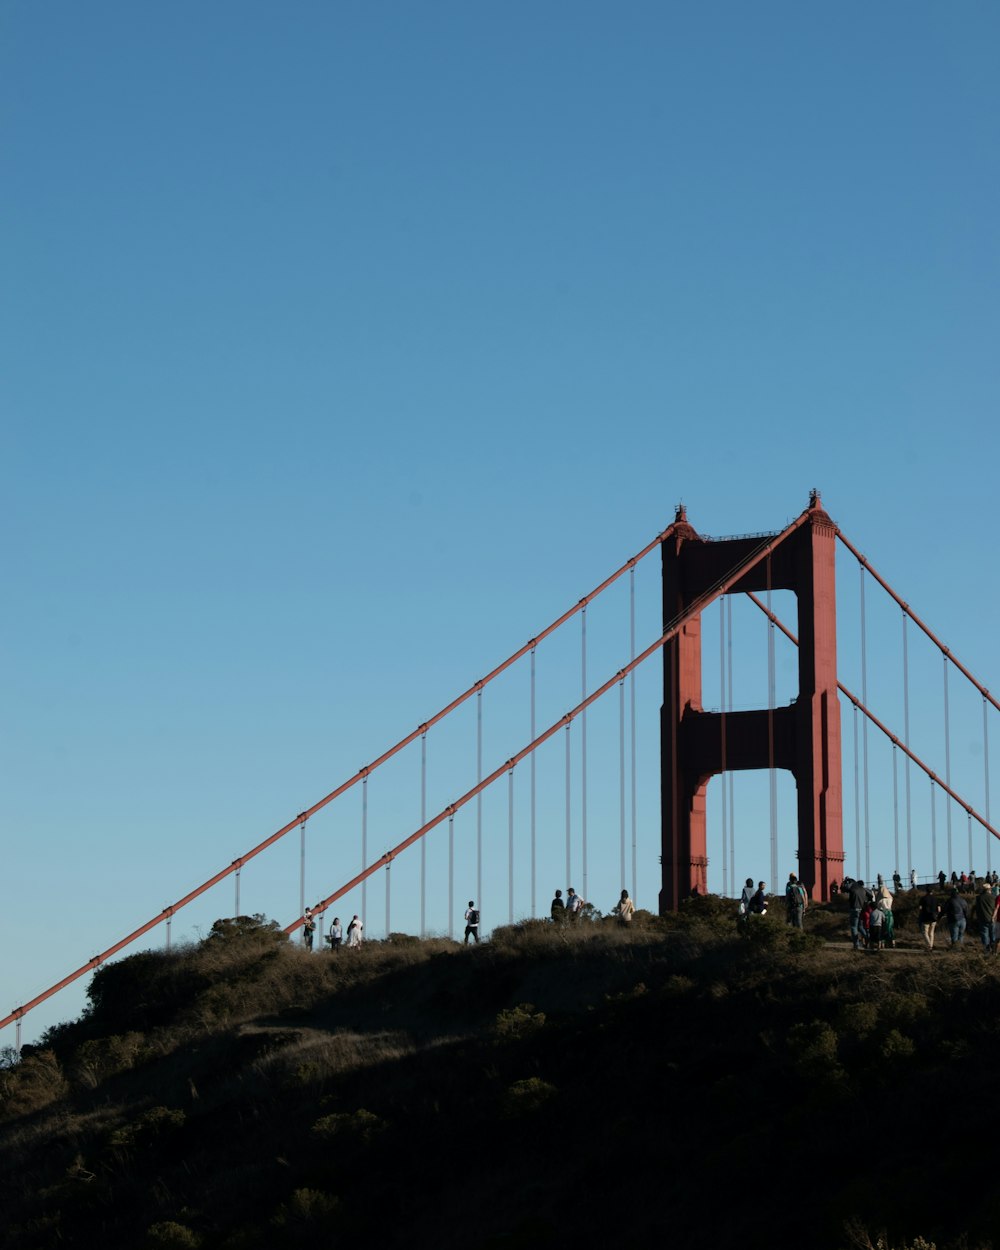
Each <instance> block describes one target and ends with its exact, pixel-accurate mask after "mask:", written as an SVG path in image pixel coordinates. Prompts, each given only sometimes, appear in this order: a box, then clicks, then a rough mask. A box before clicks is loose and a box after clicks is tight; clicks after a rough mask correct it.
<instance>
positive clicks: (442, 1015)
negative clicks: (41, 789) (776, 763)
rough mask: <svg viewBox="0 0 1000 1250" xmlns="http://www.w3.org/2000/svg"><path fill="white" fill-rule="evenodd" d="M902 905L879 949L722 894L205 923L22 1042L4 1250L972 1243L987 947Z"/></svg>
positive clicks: (2, 1169) (996, 965) (975, 1237)
mask: <svg viewBox="0 0 1000 1250" xmlns="http://www.w3.org/2000/svg"><path fill="white" fill-rule="evenodd" d="M909 911H910V900H909V899H908V898H902V899H900V900H899V902H898V903H897V912H898V914H899V933H898V940H899V948H898V949H896V950H893V951H885V952H882V953H880V954H878V955H867V954H859V953H855V952H854V951H853V950H851V948H850V946H849V944H848V943H847V942H846V941H844V940H843V939H844V935H845V931H846V926H845V918H844V915H843V913H840V912H838V911H837V909H836V908H835V907H833V906H828V907H822V908H812V909H810V912H809V913H808V925H809V926H810V930H811V931H807V932H806V933H805V934H798V933H795V932H793V931H791V930H788V929H787V928H786V926H785V925H784V923H783V916H782V915H781V914H780V909H775V911H773V912H772V914H771V915H769V916H768V917H766V918H764V919H762V920H761V921H760V923H759V924H758V925H757V926H756V927H755V929H754V931H753V933H752V934H751V937H750V939H749V940H745V939H740V938H739V937H737V935H736V934H735V929H734V924H733V904H732V903H731V902H726V901H723V900H719V899H716V898H711V897H710V898H704V899H697V900H692V902H691V903H690V904H688V905H686V906H685V907H684V908H683V909H682V911H681V912H680V913H679V914H678V915H676V916H673V917H667V918H656V917H653V916H650V915H648V914H647V913H641V912H640V913H639V914H638V916H637V921H636V924H635V926H634V928H633V929H632V930H631V931H623V930H621V929H618V928H617V927H615V926H614V925H613V923H612V922H610V921H607V920H605V921H598V922H595V923H586V924H581V925H579V926H578V927H575V928H570V927H562V926H559V927H557V926H553V925H550V924H547V923H544V922H537V921H529V922H525V923H522V924H520V925H515V926H512V927H510V928H503V929H499V930H497V931H495V932H494V934H493V936H492V939H491V940H490V941H489V942H484V943H483V944H482V945H481V946H480V947H478V948H469V949H466V948H463V947H461V946H459V945H458V944H456V943H453V942H450V941H448V940H446V939H432V940H426V941H421V940H418V939H416V938H412V937H407V936H405V935H399V934H396V935H393V936H392V937H391V938H390V939H389V940H388V941H385V942H373V943H368V944H367V945H366V946H365V947H364V948H363V949H362V950H360V951H347V950H341V951H340V952H338V953H337V954H336V955H331V954H330V953H328V952H327V953H323V954H320V953H315V954H309V953H307V952H305V951H304V950H302V949H301V948H300V947H299V946H296V945H292V944H290V943H288V942H287V941H286V940H285V938H284V935H283V934H282V933H280V932H279V931H278V930H277V927H276V926H275V925H273V924H272V923H270V922H267V921H266V920H264V918H263V917H252V918H250V917H240V918H238V919H236V920H223V921H219V922H217V923H216V925H215V926H214V927H213V930H212V933H211V935H210V936H209V937H208V938H207V939H206V940H205V941H203V942H201V943H198V944H197V945H193V946H190V947H187V948H183V949H180V950H176V949H175V950H173V951H171V952H166V951H147V952H142V953H139V954H136V955H133V956H131V957H129V958H126V959H122V960H120V961H118V962H117V963H113V964H110V965H108V966H106V967H104V968H102V969H100V970H99V971H98V972H97V973H96V974H95V976H94V978H93V980H92V983H91V985H90V988H89V991H88V994H89V1000H90V1007H89V1009H88V1011H87V1012H85V1013H84V1015H83V1016H82V1017H81V1018H80V1019H79V1020H77V1021H73V1022H69V1023H67V1024H64V1025H60V1026H58V1027H56V1028H54V1029H52V1030H50V1031H49V1033H48V1034H47V1035H46V1036H45V1037H44V1038H43V1040H42V1043H41V1044H40V1045H39V1046H37V1047H32V1048H26V1051H25V1054H24V1056H23V1058H22V1061H21V1062H20V1063H19V1064H18V1063H16V1062H15V1061H14V1058H15V1057H14V1056H12V1055H11V1054H10V1053H8V1054H7V1063H6V1066H5V1067H4V1069H3V1070H2V1071H0V1142H2V1145H3V1152H2V1160H3V1162H2V1164H0V1186H2V1189H0V1196H2V1201H3V1209H4V1211H5V1218H6V1231H5V1233H4V1235H3V1238H2V1240H0V1246H2V1247H3V1248H4V1250H22V1248H23V1250H28V1248H30V1250H49V1248H50V1247H51V1248H53V1250H55V1247H60V1248H62V1247H75V1246H94V1245H103V1246H107V1247H112V1248H114V1247H130V1248H132V1247H134V1248H136V1250H143V1248H144V1247H150V1248H159V1250H181V1248H184V1247H197V1246H201V1247H205V1248H206V1250H209V1248H215V1247H218V1248H219V1250H258V1248H260V1250H264V1248H266V1250H281V1248H282V1247H285V1246H288V1247H291V1246H296V1247H301V1245H302V1243H303V1241H304V1240H309V1241H312V1242H315V1244H316V1245H317V1246H318V1245H323V1246H324V1247H334V1248H335V1247H338V1246H341V1245H344V1246H347V1245H349V1244H352V1243H353V1244H356V1243H359V1242H363V1243H364V1244H366V1245H377V1246H379V1247H387V1248H388V1247H402V1246H408V1247H435V1248H437V1247H440V1248H441V1250H451V1247H455V1248H456V1250H457V1248H459V1247H461V1248H462V1250H466V1248H467V1247H468V1246H470V1245H475V1246H476V1247H477V1250H493V1248H496V1250H499V1248H501V1247H534V1246H542V1245H550V1244H551V1243H553V1242H556V1241H559V1240H562V1239H564V1238H574V1239H575V1238H576V1237H583V1238H586V1239H588V1240H590V1239H592V1238H594V1239H598V1240H599V1241H604V1240H609V1241H613V1242H622V1241H627V1242H634V1243H636V1244H641V1243H644V1242H648V1243H653V1242H654V1241H655V1242H663V1241H664V1240H665V1239H669V1241H670V1243H671V1244H674V1245H678V1246H683V1247H685V1248H692V1250H693V1248H700V1247H713V1248H715V1250H719V1248H723V1250H725V1248H727V1247H745V1246H748V1245H749V1246H765V1245H771V1244H772V1243H773V1242H774V1241H775V1239H776V1238H777V1239H781V1238H784V1237H786V1236H787V1237H788V1238H794V1240H795V1241H796V1242H797V1243H798V1244H803V1245H808V1246H809V1247H815V1248H817V1250H826V1248H829V1250H841V1248H844V1250H847V1248H848V1247H852V1246H860V1247H864V1246H868V1245H874V1244H875V1242H876V1240H877V1238H878V1235H879V1234H880V1233H881V1232H882V1230H888V1231H887V1240H886V1241H885V1243H884V1244H885V1245H886V1246H891V1247H893V1250H900V1248H901V1247H903V1246H906V1247H909V1246H911V1245H912V1244H917V1245H919V1244H920V1243H919V1241H917V1239H918V1238H920V1237H923V1238H926V1239H928V1240H929V1241H934V1242H936V1244H937V1246H938V1248H939V1250H944V1247H946V1246H952V1245H954V1246H956V1247H957V1246H959V1245H963V1246H968V1247H969V1250H973V1248H975V1247H986V1246H988V1245H989V1244H990V1241H991V1238H992V1237H993V1236H994V1230H996V1229H998V1228H1000V1203H998V1199H997V1197H996V1196H995V1192H996V1191H995V1186H994V1174H995V1170H996V1165H995V1161H994V1158H993V1141H994V1138H995V1132H994V1130H993V1121H994V1120H995V1110H994V1107H993V1101H994V1100H993V1090H994V1089H995V1085H994V1080H995V1075H994V1074H995V1055H996V1040H995V1039H996V1023H995V1022H996V1018H997V1014H998V1009H1000V960H993V959H987V958H985V957H984V956H983V955H982V954H981V952H980V951H979V950H978V949H977V943H975V942H973V941H970V942H969V943H968V944H967V948H966V949H962V950H956V951H949V950H947V949H941V950H938V951H935V952H934V953H933V954H929V953H927V952H926V951H924V950H923V949H922V947H921V944H920V942H919V936H918V934H917V932H916V929H915V926H914V925H913V923H912V917H911V916H910V915H909ZM941 945H942V946H944V947H946V946H947V939H946V938H945V939H944V941H943V942H942V943H941ZM980 1122H983V1127H982V1128H980V1127H979V1125H980ZM984 1145H985V1146H986V1149H985V1150H984V1149H982V1146H984Z"/></svg>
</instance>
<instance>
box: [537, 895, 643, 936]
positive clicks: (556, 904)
mask: <svg viewBox="0 0 1000 1250" xmlns="http://www.w3.org/2000/svg"><path fill="white" fill-rule="evenodd" d="M589 906H590V904H589V903H588V902H587V901H586V899H584V898H581V897H580V895H579V894H577V892H576V890H574V889H573V887H572V886H570V887H569V889H568V890H567V891H566V898H565V899H564V898H563V892H562V890H556V893H555V897H554V898H553V900H552V903H551V905H550V906H549V915H550V916H551V918H552V920H553V922H554V923H555V924H563V923H565V922H567V921H568V922H569V923H571V924H573V923H575V922H576V921H577V920H579V919H580V914H581V912H582V911H583V909H584V908H585V907H589ZM611 911H612V915H613V916H614V917H615V919H616V920H617V921H618V923H619V925H620V926H621V927H622V928H626V929H627V928H629V927H630V926H631V924H632V917H633V916H634V915H635V903H633V902H632V900H631V898H629V893H628V890H622V892H621V897H620V898H619V899H618V902H617V903H615V905H614V907H613V908H612V909H611Z"/></svg>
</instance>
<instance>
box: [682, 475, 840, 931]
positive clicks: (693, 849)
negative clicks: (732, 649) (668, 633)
mask: <svg viewBox="0 0 1000 1250" xmlns="http://www.w3.org/2000/svg"><path fill="white" fill-rule="evenodd" d="M835 537H836V529H835V526H834V524H833V522H832V521H831V520H830V518H829V516H827V514H826V513H825V512H824V511H823V508H822V505H821V503H820V497H819V492H818V491H813V492H812V494H811V496H810V500H809V508H808V509H807V512H806V513H805V514H804V524H801V525H800V526H799V527H798V529H796V530H795V531H794V532H793V533H791V534H789V535H788V536H787V537H786V538H785V539H783V540H782V541H781V542H780V543H779V544H778V545H777V546H776V547H775V548H774V550H773V551H772V552H771V554H770V555H769V556H768V557H767V559H766V560H762V561H761V562H760V563H759V564H757V565H756V567H754V568H752V569H751V570H750V571H749V572H748V573H747V574H746V575H745V576H743V577H742V578H740V579H739V580H738V581H737V582H735V583H734V584H733V585H732V586H731V587H730V588H729V590H728V592H727V593H730V594H737V593H741V592H743V591H766V590H767V589H771V590H792V591H794V592H795V594H796V595H797V597H798V613H799V621H798V631H799V692H798V696H797V697H796V699H795V701H794V702H793V703H792V704H791V705H790V706H788V707H780V708H774V709H773V710H772V709H767V708H764V709H762V710H759V711H743V712H727V713H725V715H722V714H719V713H713V712H705V711H703V710H702V706H701V615H700V613H697V614H695V615H693V616H692V617H691V618H690V619H689V620H688V621H687V622H686V623H685V624H684V626H683V627H682V629H681V631H680V633H678V635H677V636H676V637H675V638H674V639H672V640H671V641H670V642H668V643H667V644H666V645H665V647H664V650H663V709H662V712H661V737H660V751H661V759H660V763H661V769H660V772H661V795H662V820H663V829H662V851H663V856H662V862H663V885H662V889H661V891H660V911H661V913H662V912H666V911H672V910H674V909H675V908H676V907H677V905H678V904H679V903H680V901H681V900H682V899H684V898H686V897H688V896H689V895H690V894H694V893H702V894H703V893H705V892H706V891H707V888H708V886H707V870H708V855H707V845H706V836H705V792H706V790H707V789H708V783H709V781H710V779H711V778H712V777H713V776H714V775H715V774H716V773H721V772H723V771H725V770H728V769H731V768H736V769H747V768H769V767H772V766H773V767H775V768H787V769H788V770H789V771H790V772H791V773H792V775H793V776H794V778H795V784H796V788H797V791H798V832H799V857H798V867H797V869H796V875H797V876H798V877H799V879H800V880H801V881H802V883H803V885H804V886H805V887H806V890H807V891H808V892H809V895H810V897H813V898H815V897H820V898H827V897H828V896H829V885H830V881H831V879H833V878H836V879H838V880H839V879H840V877H841V876H842V865H843V860H844V840H843V816H842V799H841V771H840V703H839V701H838V696H837V608H836V600H835V593H834V592H835V581H836V578H835V560H834V555H835ZM759 546H760V539H759V538H732V539H723V540H719V541H712V540H711V539H703V538H701V537H699V535H698V534H697V533H696V531H695V530H694V528H693V527H692V526H691V525H690V524H688V520H687V514H686V512H685V509H684V507H683V505H682V506H680V507H679V508H678V509H677V516H676V520H675V524H674V526H673V530H672V532H671V534H670V536H669V537H668V538H667V539H666V540H665V541H664V543H663V544H662V552H663V621H664V629H666V627H667V625H668V624H669V623H670V622H672V621H674V620H676V619H677V617H678V616H679V615H681V614H682V613H683V612H684V611H685V610H687V609H688V608H689V607H690V606H691V604H692V603H694V602H696V601H697V600H698V599H699V598H701V597H703V596H706V595H710V594H711V591H712V588H713V587H714V586H716V585H718V584H720V583H721V582H722V580H723V579H724V578H725V576H726V574H727V573H729V572H730V571H731V570H733V569H735V568H737V567H738V566H739V564H740V563H741V562H742V561H744V560H746V559H747V558H748V557H749V556H750V555H751V554H752V553H753V552H754V551H755V550H756V549H757V548H759ZM769 884H770V887H771V889H772V890H776V889H778V888H779V885H780V883H779V882H777V881H772V882H770V883H769Z"/></svg>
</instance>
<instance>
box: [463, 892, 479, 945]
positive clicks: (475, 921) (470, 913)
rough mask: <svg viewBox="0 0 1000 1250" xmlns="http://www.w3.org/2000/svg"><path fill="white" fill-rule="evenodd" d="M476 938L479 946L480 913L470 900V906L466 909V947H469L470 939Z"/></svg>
mask: <svg viewBox="0 0 1000 1250" xmlns="http://www.w3.org/2000/svg"><path fill="white" fill-rule="evenodd" d="M470 937H471V938H474V939H475V942H476V945H477V946H478V945H479V912H478V911H477V910H476V904H475V901H474V900H473V899H471V898H470V899H469V906H468V907H467V908H466V909H465V945H466V946H468V945H469V938H470Z"/></svg>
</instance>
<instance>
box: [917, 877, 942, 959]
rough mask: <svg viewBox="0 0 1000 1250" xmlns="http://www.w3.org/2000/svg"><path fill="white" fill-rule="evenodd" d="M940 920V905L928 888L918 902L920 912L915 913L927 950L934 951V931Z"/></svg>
mask: <svg viewBox="0 0 1000 1250" xmlns="http://www.w3.org/2000/svg"><path fill="white" fill-rule="evenodd" d="M940 918H941V904H940V903H939V902H938V901H937V899H936V898H935V897H934V892H933V890H932V889H931V887H930V886H928V887H927V889H926V890H925V891H924V896H923V898H922V899H921V900H920V910H919V911H918V913H917V919H918V921H919V924H920V932H921V933H922V934H923V937H924V941H925V942H926V943H927V949H928V950H929V951H932V950H933V949H934V930H935V929H936V928H937V922H938V920H939V919H940Z"/></svg>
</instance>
